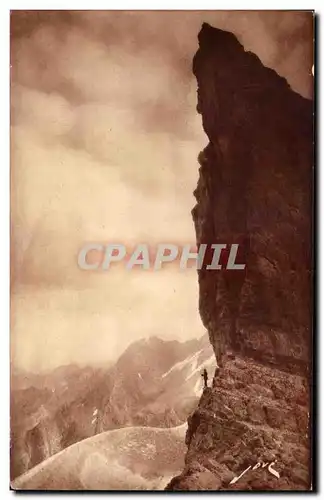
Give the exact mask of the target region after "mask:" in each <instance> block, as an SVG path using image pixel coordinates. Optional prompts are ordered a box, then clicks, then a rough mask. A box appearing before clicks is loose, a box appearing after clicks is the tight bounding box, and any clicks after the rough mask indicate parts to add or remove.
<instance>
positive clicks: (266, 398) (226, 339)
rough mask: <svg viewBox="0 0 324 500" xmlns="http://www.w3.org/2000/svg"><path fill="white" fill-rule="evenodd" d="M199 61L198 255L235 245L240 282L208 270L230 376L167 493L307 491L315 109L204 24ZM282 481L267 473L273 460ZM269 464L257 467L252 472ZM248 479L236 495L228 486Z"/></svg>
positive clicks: (204, 300) (200, 413) (219, 386)
mask: <svg viewBox="0 0 324 500" xmlns="http://www.w3.org/2000/svg"><path fill="white" fill-rule="evenodd" d="M198 39H199V50H198V52H197V53H196V55H195V57H194V61H193V71H194V74H195V76H196V79H197V82H198V105H197V111H198V112H199V113H200V114H201V115H202V124H203V128H204V130H205V132H206V135H207V137H208V139H209V143H208V145H207V147H206V148H205V149H204V151H202V152H201V153H200V155H199V158H198V160H199V163H200V169H199V181H198V186H197V189H196V191H195V196H196V199H197V204H196V206H195V207H194V209H193V218H194V222H195V227H196V234H197V244H198V245H200V244H202V243H206V244H207V245H212V244H214V243H226V244H231V243H238V244H239V253H238V261H239V262H241V263H244V264H245V269H244V270H243V271H238V270H226V269H222V270H220V271H218V270H215V271H213V270H208V269H207V268H206V264H208V263H210V258H209V257H208V255H207V258H205V262H204V265H203V267H202V269H201V270H200V271H199V275H198V279H199V288H200V295H199V310H200V315H201V318H202V321H203V323H204V325H205V327H206V328H207V330H208V333H209V339H210V342H211V344H212V346H213V348H214V352H215V355H216V358H217V361H218V364H219V365H220V370H219V371H218V373H217V374H215V377H214V380H213V387H212V388H208V389H206V390H205V391H204V394H203V396H202V398H201V400H200V403H199V407H198V409H197V410H196V411H195V412H194V414H193V415H191V417H190V418H189V420H188V424H189V426H188V432H187V445H188V453H187V458H186V468H185V470H184V472H183V474H182V475H181V476H179V477H178V478H175V479H174V480H173V481H171V483H170V485H169V486H168V489H173V490H176V489H180V490H181V489H198V490H199V489H243V490H244V489H252V490H253V489H287V490H292V489H305V490H306V489H309V488H310V487H311V479H310V465H311V464H310V452H309V449H310V443H309V429H308V426H309V404H310V403H309V380H310V376H311V345H312V322H311V305H312V288H311V285H312V247H311V240H312V218H311V214H312V172H313V105H312V102H311V101H308V100H307V99H304V98H303V97H301V96H300V95H298V94H296V93H295V92H293V91H292V90H291V88H290V87H289V85H288V84H287V82H286V80H284V79H283V78H281V77H279V76H278V75H277V74H276V73H275V72H274V71H273V70H271V69H269V68H266V67H264V66H263V65H262V63H261V61H260V60H259V59H258V57H257V56H256V55H254V54H252V53H250V52H246V51H245V50H244V47H243V46H242V45H241V44H240V43H239V41H238V40H237V39H236V37H235V36H234V35H233V34H232V33H229V32H225V31H222V30H219V29H215V28H212V27H211V26H209V25H207V24H204V25H203V27H202V29H201V31H200V33H199V37H198ZM275 460H276V462H275V465H272V468H275V469H276V471H278V474H279V476H280V477H279V478H278V477H277V476H276V474H273V473H271V471H269V469H268V467H269V465H270V464H271V462H272V461H275ZM257 463H260V464H267V463H268V465H264V466H261V465H259V466H257V467H256V468H255V469H254V470H253V471H252V468H253V466H254V465H255V464H257ZM249 466H251V467H250V469H251V470H250V469H248V471H247V472H246V473H245V474H244V475H243V476H242V477H241V478H240V479H239V480H237V481H236V482H234V483H232V484H231V485H230V484H229V483H230V481H231V480H232V479H233V478H234V477H235V476H239V475H240V474H241V473H242V472H243V471H244V470H245V469H247V468H248V467H249Z"/></svg>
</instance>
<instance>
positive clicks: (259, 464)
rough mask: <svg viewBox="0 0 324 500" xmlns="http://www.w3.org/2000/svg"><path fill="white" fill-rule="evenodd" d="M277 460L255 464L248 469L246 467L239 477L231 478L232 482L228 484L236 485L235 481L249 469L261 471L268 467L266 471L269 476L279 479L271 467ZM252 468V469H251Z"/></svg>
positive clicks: (276, 472)
mask: <svg viewBox="0 0 324 500" xmlns="http://www.w3.org/2000/svg"><path fill="white" fill-rule="evenodd" d="M276 461H277V460H274V461H273V462H271V463H269V462H257V463H256V464H255V465H254V466H253V467H252V465H249V467H247V468H246V469H245V470H244V471H243V472H242V474H240V475H239V476H235V477H233V479H232V481H231V482H230V483H229V485H230V484H235V483H237V481H238V480H239V479H241V477H242V476H244V474H246V473H247V472H248V471H249V470H250V469H251V470H257V469H259V468H260V467H261V469H264V468H265V467H268V471H269V472H270V474H272V475H273V476H275V477H277V478H278V479H279V478H280V474H279V472H278V471H276V470H275V469H274V468H273V467H272V466H273V465H274V464H275V463H276ZM251 467H252V468H251Z"/></svg>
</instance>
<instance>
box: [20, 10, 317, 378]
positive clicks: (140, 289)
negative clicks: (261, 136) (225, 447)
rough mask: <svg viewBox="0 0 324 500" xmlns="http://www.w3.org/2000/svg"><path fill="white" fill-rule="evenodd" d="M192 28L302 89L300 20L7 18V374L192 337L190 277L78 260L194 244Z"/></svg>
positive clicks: (193, 282) (283, 16)
mask: <svg viewBox="0 0 324 500" xmlns="http://www.w3.org/2000/svg"><path fill="white" fill-rule="evenodd" d="M203 21H208V22H210V23H211V24H213V25H214V26H217V27H220V28H223V29H228V30H231V31H233V32H234V33H235V34H236V35H237V36H238V37H239V39H240V41H241V42H242V43H243V44H244V45H245V47H246V49H248V50H252V51H254V52H255V53H256V54H257V55H258V56H259V57H260V58H261V60H262V61H263V63H264V64H266V65H268V66H270V67H272V68H274V69H276V70H277V71H278V72H279V73H280V74H281V75H282V76H285V77H286V78H287V79H288V81H289V83H290V84H291V86H292V87H293V88H294V89H295V90H296V91H298V92H299V93H301V94H302V95H304V96H306V97H309V96H310V95H311V89H312V77H311V67H312V59H311V51H312V35H311V22H312V16H311V15H310V14H307V13H294V12H286V13H276V12H275V13H274V12H263V13H258V12H250V13H247V12H205V13H202V12H100V11H93V12H68V11H66V12H64V11H62V12H46V11H43V12H24V11H21V12H15V13H13V14H12V21H11V33H12V41H11V52H12V57H11V76H12V85H11V89H12V90H11V93H12V97H11V104H12V120H11V121H12V134H11V147H12V154H11V176H12V190H11V191H12V193H11V204H12V208H11V210H12V288H11V291H12V321H11V339H12V359H13V363H14V366H15V367H20V368H24V369H30V370H34V371H38V370H43V369H48V368H52V367H55V366H58V365H60V364H66V363H70V362H77V363H80V364H83V363H92V362H95V363H105V361H107V360H110V359H113V358H115V357H116V356H117V355H119V354H120V353H121V351H122V350H123V349H124V348H125V347H126V346H127V345H128V344H129V343H130V342H132V341H133V340H136V339H138V338H141V337H146V336H150V335H158V336H161V337H163V338H172V339H173V338H178V339H182V340H185V339H187V338H191V337H193V336H200V335H201V334H202V333H203V331H204V330H203V326H202V324H201V321H200V318H199V315H198V309H197V304H198V285H197V276H196V272H195V270H187V271H180V270H178V269H177V268H176V267H175V266H170V268H169V269H167V268H166V269H165V270H163V271H160V272H154V273H153V272H147V271H136V272H134V271H131V272H127V271H123V269H122V268H120V267H119V268H118V269H117V268H116V269H114V270H112V271H108V272H107V271H106V272H97V273H95V272H93V273H90V272H86V271H81V270H80V269H79V268H78V266H77V253H78V251H79V249H80V248H81V246H82V245H83V244H84V243H85V242H89V241H104V242H105V241H110V242H121V243H125V244H128V245H131V244H136V243H148V244H150V245H151V246H154V245H155V244H157V243H159V242H165V241H166V242H179V243H180V244H185V243H194V242H195V234H194V226H193V223H192V219H191V213H190V211H191V209H192V207H193V206H194V203H195V200H194V198H193V195H192V192H193V190H194V188H195V186H196V182H197V176H198V165H197V160H196V158H197V155H198V153H199V151H200V150H201V149H202V148H203V147H204V146H205V145H206V143H207V141H206V137H205V135H204V134H203V131H202V128H201V119H200V117H199V115H197V113H196V83H195V80H194V78H193V76H192V73H191V61H192V57H193V55H194V52H195V51H196V50H197V33H198V31H199V29H200V26H201V23H202V22H203Z"/></svg>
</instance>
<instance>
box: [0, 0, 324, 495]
mask: <svg viewBox="0 0 324 500" xmlns="http://www.w3.org/2000/svg"><path fill="white" fill-rule="evenodd" d="M15 9H25V10H28V9H30V10H32V9H35V10H38V9H39V10H44V9H53V10H57V9H62V10H73V9H77V10H98V9H100V10H109V9H110V10H123V9H125V10H169V9H170V10H216V9H217V10H275V9H278V10H280V9H285V10H290V9H291V10H298V9H302V10H312V9H314V10H315V11H316V12H317V14H320V13H321V3H320V2H319V0H316V1H313V2H312V5H309V4H308V2H305V1H300V0H298V1H296V0H295V1H287V0H285V1H282V0H281V1H278V0H271V1H268V0H267V1H263V2H262V7H261V6H260V2H253V1H248V2H244V3H242V2H239V1H237V0H236V1H233V0H228V1H226V2H225V1H218V2H217V3H216V2H215V1H211V0H200V1H199V2H193V1H189V0H188V1H186V2H184V1H179V0H178V1H175V0H164V1H163V2H156V1H154V3H153V2H152V0H151V1H150V2H149V1H145V0H140V1H139V0H138V1H136V2H134V1H130V0H119V1H118V2H116V3H114V4H113V3H111V2H107V1H105V2H104V1H99V0H92V1H91V2H86V1H81V0H78V1H71V0H70V1H69V2H63V1H62V0H61V1H55V2H54V1H47V0H42V1H33V0H30V1H29V2H26V1H23V0H15V1H11V2H6V1H3V2H1V5H0V36H1V43H0V55H1V69H2V71H1V91H0V99H1V103H0V109H1V120H2V126H1V131H2V141H1V160H2V162H1V163H2V168H1V181H0V189H1V194H0V203H1V209H0V214H1V218H0V219H1V226H0V237H1V240H0V241H1V245H0V252H1V253H0V256H1V260H0V262H1V274H0V276H1V280H0V284H1V300H0V306H1V314H0V318H1V330H0V331H1V349H0V352H1V363H0V367H1V382H2V383H1V390H2V392H1V400H0V401H1V406H0V408H1V410H0V419H1V422H0V429H1V433H0V436H1V441H0V457H1V458H0V494H1V499H3V498H8V497H9V496H10V497H11V495H13V494H14V493H13V492H9V489H8V485H9V459H8V458H9V457H8V455H9V453H8V452H9V447H8V445H9V356H8V352H9V292H8V290H9V189H8V188H9V74H8V68H9V10H15ZM318 22H319V20H318ZM321 49H322V43H321V41H320V40H318V48H317V51H318V54H322V53H323V51H322V50H321ZM321 61H322V59H321V56H320V57H319V58H318V61H317V63H318V66H320V64H319V63H320V62H321ZM319 73H320V71H319V70H318V72H317V77H318V79H319V78H320V76H319ZM318 88H319V85H318ZM321 111H322V106H320V109H319V116H318V122H319V120H320V117H321V116H322V113H321ZM319 132H320V133H319V137H318V144H321V143H322V142H323V141H321V139H323V129H320V131H319ZM317 172H318V174H317V182H318V183H319V187H318V188H317V192H318V195H319V196H318V208H319V213H318V223H319V229H320V230H321V231H320V234H321V235H323V224H324V213H323V207H324V201H323V198H321V196H320V193H324V186H323V182H324V181H323V176H322V175H320V166H319V164H318V165H317ZM318 243H319V248H320V251H319V255H318V256H319V257H320V254H321V250H322V249H323V245H322V238H321V236H320V237H319V239H318ZM319 271H320V272H319V278H320V279H319V282H320V283H322V279H323V269H322V268H320V269H319ZM322 299H323V297H322V296H320V300H319V303H318V306H319V307H318V312H319V313H320V311H321V310H323V309H324V303H323V302H324V299H323V300H322ZM318 319H319V321H318V325H317V326H318V328H317V330H318V331H317V338H318V341H317V345H318V348H319V359H318V364H319V365H320V361H322V360H324V353H323V345H324V344H323V342H320V340H321V333H322V328H321V326H322V325H321V321H320V317H319V318H318ZM322 375H323V371H322V372H321V373H319V380H318V382H319V384H320V383H321V382H322ZM322 387H323V384H322ZM321 410H322V400H321V401H320V402H319V404H318V427H320V424H321V419H320V415H322V414H323V412H322V411H321ZM322 437H323V433H320V434H319V439H318V440H317V441H318V442H319V446H318V448H319V450H318V451H322V448H323V446H322V445H323V438H322ZM323 473H324V470H323V463H322V464H321V463H319V470H318V482H319V483H320V478H321V476H323ZM319 487H320V484H319ZM109 495H114V494H113V493H110V494H109ZM147 495H148V494H145V496H147ZM151 495H154V494H153V493H152V494H151ZM151 495H150V496H151ZM223 495H225V494H222V495H220V494H219V493H217V496H218V498H219V497H220V496H222V497H223ZM260 495H261V494H260ZM278 495H279V496H284V495H283V494H280V493H279V494H278ZM291 495H292V496H294V494H290V496H291ZM62 496H63V497H68V493H62ZM87 496H94V494H91V493H89V494H88V495H87ZM119 496H120V495H119ZM194 496H198V495H194ZM236 496H243V497H245V495H242V494H237V495H236ZM254 496H255V494H254ZM257 496H258V495H257ZM37 497H38V495H36V494H30V495H29V498H37ZM76 497H80V498H83V497H84V493H82V496H81V494H80V495H74V496H73V498H76ZM137 498H138V497H137ZM191 498H193V497H192V496H191Z"/></svg>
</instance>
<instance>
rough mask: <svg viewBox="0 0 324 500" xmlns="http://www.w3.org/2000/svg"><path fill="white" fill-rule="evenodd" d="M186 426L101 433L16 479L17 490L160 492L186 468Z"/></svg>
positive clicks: (141, 428) (13, 484) (54, 456)
mask: <svg viewBox="0 0 324 500" xmlns="http://www.w3.org/2000/svg"><path fill="white" fill-rule="evenodd" d="M186 428H187V425H186V424H183V425H180V426H178V427H172V428H167V429H162V428H153V427H126V428H123V429H116V430H112V431H107V432H103V433H101V434H97V435H96V436H93V437H91V438H88V439H85V440H83V441H81V442H79V443H76V444H74V445H72V446H69V447H68V448H66V449H65V450H63V451H61V452H59V453H57V454H56V455H53V456H52V457H50V458H48V459H47V460H45V461H43V462H42V463H40V464H38V465H37V466H36V467H34V468H33V469H31V470H29V471H28V472H26V473H25V474H23V475H21V476H20V477H18V478H17V479H15V480H14V481H13V482H12V483H11V486H12V488H13V489H15V490H161V489H163V488H164V487H165V486H166V484H167V483H168V481H169V480H170V479H171V477H173V476H174V475H176V474H178V473H179V472H180V471H181V469H182V468H183V465H184V464H183V457H184V453H185V445H184V435H185V432H186Z"/></svg>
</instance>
